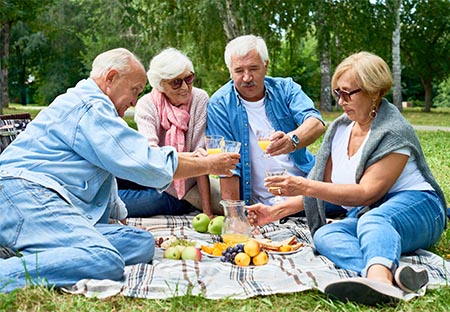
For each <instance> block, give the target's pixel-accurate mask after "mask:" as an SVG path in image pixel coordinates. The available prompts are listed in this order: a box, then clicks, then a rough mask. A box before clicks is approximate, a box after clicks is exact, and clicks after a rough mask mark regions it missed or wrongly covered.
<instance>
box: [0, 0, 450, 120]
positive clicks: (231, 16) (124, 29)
mask: <svg viewBox="0 0 450 312" xmlns="http://www.w3.org/2000/svg"><path fill="white" fill-rule="evenodd" d="M449 12H450V1H448V0H432V1H431V0H428V1H427V0H297V1H294V0H246V1H244V0H196V1H182V0H165V1H161V0H151V1H149V0H3V1H1V2H0V22H1V46H2V48H1V50H0V67H1V71H0V83H1V96H0V100H1V102H0V112H1V109H2V108H3V107H7V106H8V105H9V103H10V102H13V103H21V104H29V103H35V104H40V105H48V104H49V103H50V102H51V101H52V100H53V99H54V98H55V97H56V96H57V95H58V94H60V93H63V92H65V90H66V89H67V88H69V87H72V86H74V85H75V84H76V82H78V81H79V80H80V79H83V78H86V77H87V76H88V75H89V71H90V67H91V64H92V60H93V59H94V57H95V56H96V55H97V54H99V53H101V52H103V51H105V50H108V49H111V48H116V47H125V48H128V49H129V50H131V51H132V52H134V53H135V54H136V55H137V56H138V57H139V58H140V59H141V60H142V61H143V63H144V65H145V66H146V67H147V68H148V64H149V61H150V60H151V58H152V57H153V56H154V55H155V54H157V53H158V52H159V51H161V50H162V49H164V48H166V47H175V48H178V49H180V50H182V51H183V52H185V53H186V54H187V55H188V56H189V57H190V58H191V59H192V61H193V63H194V67H195V71H196V81H195V85H196V86H197V87H200V88H203V89H205V90H206V91H207V92H208V93H209V94H210V95H211V94H212V93H213V92H214V91H215V90H217V89H218V88H219V87H220V86H221V85H223V84H224V83H225V82H226V81H228V79H229V73H228V69H227V68H226V66H225V63H224V60H223V52H224V48H225V45H226V43H227V42H228V41H229V40H231V39H232V38H234V37H236V36H239V35H243V34H255V35H260V36H262V37H263V38H264V39H265V40H266V42H267V45H268V48H269V55H270V60H271V61H270V64H269V72H268V74H269V75H271V76H282V77H287V76H290V77H292V78H293V79H294V80H295V81H296V82H298V83H299V84H300V85H301V86H302V87H303V89H304V91H305V92H306V93H307V94H308V95H309V96H310V97H311V98H312V99H313V100H314V101H315V103H317V106H318V108H320V110H321V111H332V110H334V109H335V108H336V106H335V102H334V100H333V99H332V96H331V89H330V82H331V75H332V73H333V71H334V68H335V66H336V65H337V64H338V63H339V62H340V61H341V60H342V59H343V58H345V57H346V56H348V55H350V54H352V53H354V52H357V51H362V50H366V51H370V52H373V53H375V54H378V55H380V56H381V57H383V58H384V59H385V60H386V61H387V62H388V64H389V65H390V66H391V68H392V72H393V75H394V79H395V85H394V88H393V89H392V91H391V93H390V94H389V95H388V99H389V100H391V101H392V102H393V103H394V104H395V105H397V106H398V107H399V108H400V109H401V108H402V102H404V103H403V105H404V106H414V107H423V108H424V111H427V112H429V111H431V108H435V107H450V75H449V74H450V70H449V68H450V53H449V51H450V13H449ZM149 88H150V87H149V86H148V85H147V90H146V91H148V89H149Z"/></svg>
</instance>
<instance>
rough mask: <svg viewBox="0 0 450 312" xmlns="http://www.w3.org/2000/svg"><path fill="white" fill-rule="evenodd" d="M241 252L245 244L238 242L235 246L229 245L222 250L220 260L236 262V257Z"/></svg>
mask: <svg viewBox="0 0 450 312" xmlns="http://www.w3.org/2000/svg"><path fill="white" fill-rule="evenodd" d="M240 252H244V244H236V246H234V247H227V249H225V250H224V251H223V252H222V257H220V261H221V262H229V263H232V264H236V263H234V257H236V255H237V254H238V253H240Z"/></svg>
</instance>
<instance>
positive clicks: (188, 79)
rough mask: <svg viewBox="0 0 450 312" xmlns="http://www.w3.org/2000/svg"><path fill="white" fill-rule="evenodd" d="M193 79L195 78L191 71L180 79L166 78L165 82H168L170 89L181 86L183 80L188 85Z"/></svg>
mask: <svg viewBox="0 0 450 312" xmlns="http://www.w3.org/2000/svg"><path fill="white" fill-rule="evenodd" d="M194 79H195V74H194V73H191V74H190V75H188V76H186V77H184V78H183V79H180V78H177V79H172V80H168V81H167V83H168V84H170V86H171V87H172V89H174V90H176V89H179V88H181V86H182V85H183V81H184V82H186V84H187V85H188V86H189V85H191V84H193V83H194Z"/></svg>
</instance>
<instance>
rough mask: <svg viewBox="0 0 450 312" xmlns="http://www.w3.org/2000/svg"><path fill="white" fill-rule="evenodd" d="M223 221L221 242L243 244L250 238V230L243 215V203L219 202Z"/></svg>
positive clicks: (233, 201) (235, 201) (237, 201)
mask: <svg viewBox="0 0 450 312" xmlns="http://www.w3.org/2000/svg"><path fill="white" fill-rule="evenodd" d="M220 204H221V205H222V206H223V211H224V214H225V219H224V220H223V225H222V240H223V242H224V243H226V244H233V245H234V244H238V243H244V242H246V241H247V240H248V239H249V238H250V237H251V232H252V228H251V226H250V223H249V222H248V219H247V216H246V215H245V209H244V206H245V201H243V200H221V201H220Z"/></svg>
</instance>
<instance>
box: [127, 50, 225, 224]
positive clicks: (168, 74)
mask: <svg viewBox="0 0 450 312" xmlns="http://www.w3.org/2000/svg"><path fill="white" fill-rule="evenodd" d="M147 77H148V80H149V82H150V85H151V86H152V91H151V92H150V93H148V94H146V95H144V96H143V97H142V98H141V99H139V101H138V103H137V105H136V113H135V121H136V123H137V127H138V131H139V132H140V133H142V134H143V135H144V136H146V137H147V140H148V144H149V145H150V146H167V145H170V146H173V147H175V148H176V149H177V152H193V151H195V150H197V149H198V148H203V147H204V136H205V128H206V106H207V104H208V94H207V93H206V92H205V91H204V90H202V89H199V88H196V87H194V86H193V83H194V79H195V71H194V66H193V65H192V62H191V60H190V59H189V58H188V57H187V56H186V55H185V54H183V53H182V52H181V51H179V50H177V49H175V48H167V49H165V50H163V51H162V52H160V53H159V54H158V55H156V56H155V57H154V58H153V59H152V60H151V62H150V67H149V70H148V71H147ZM215 193H217V196H218V190H217V191H216V192H215ZM119 195H120V197H121V198H122V200H123V201H124V202H125V204H126V206H127V209H128V216H129V217H150V216H153V215H160V214H165V215H180V214H185V213H188V212H190V211H192V208H197V209H200V210H203V212H205V213H206V214H208V215H209V216H210V217H212V216H213V215H214V214H221V213H222V211H221V209H220V208H219V205H218V201H219V200H218V199H216V200H214V205H213V206H214V207H212V205H211V192H210V181H209V178H208V176H201V177H198V178H191V179H182V180H174V181H173V183H172V185H171V186H170V187H169V188H168V189H167V190H166V191H165V192H162V193H160V192H158V191H157V190H156V189H153V188H148V187H144V186H140V185H137V184H134V183H130V182H128V181H126V180H119ZM213 208H214V209H213Z"/></svg>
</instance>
